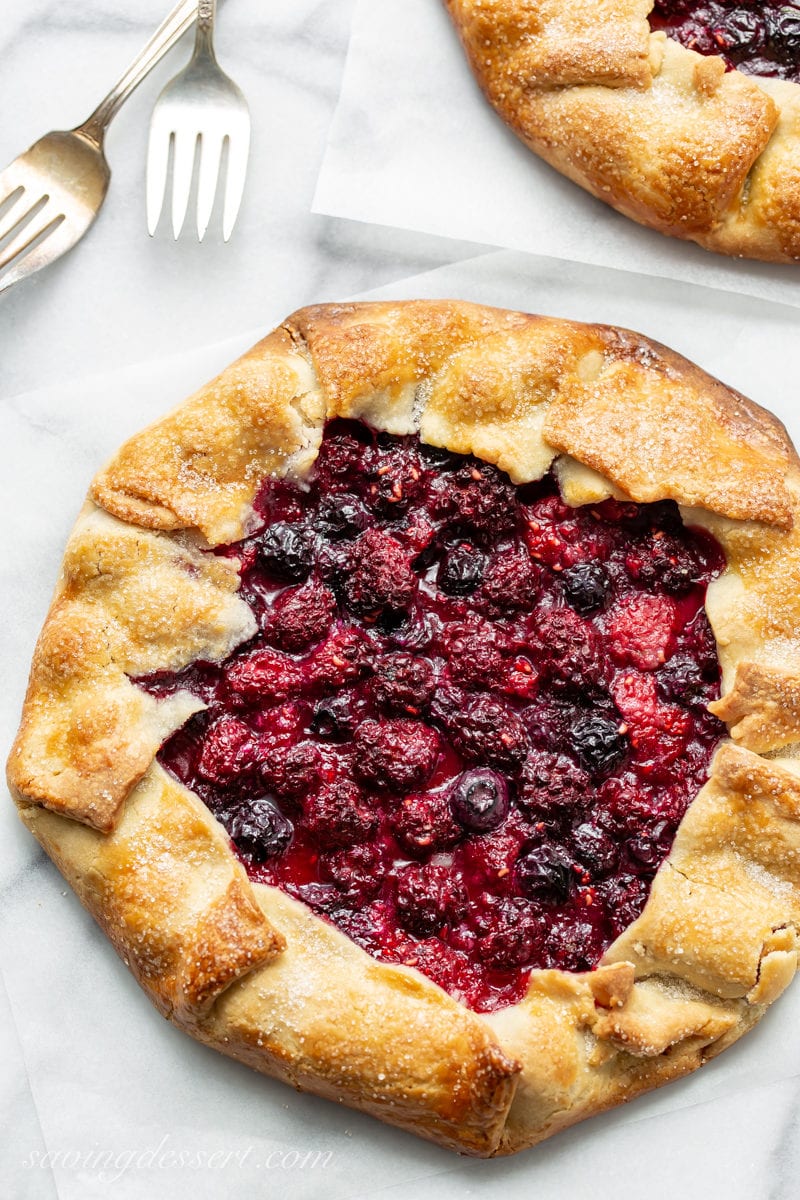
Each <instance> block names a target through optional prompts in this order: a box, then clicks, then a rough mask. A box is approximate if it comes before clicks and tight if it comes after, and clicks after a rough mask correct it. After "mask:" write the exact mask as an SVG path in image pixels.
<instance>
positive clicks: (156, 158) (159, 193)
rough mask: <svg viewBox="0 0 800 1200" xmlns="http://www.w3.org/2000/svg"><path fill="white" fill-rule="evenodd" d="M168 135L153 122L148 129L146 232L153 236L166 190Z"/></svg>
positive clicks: (166, 131)
mask: <svg viewBox="0 0 800 1200" xmlns="http://www.w3.org/2000/svg"><path fill="white" fill-rule="evenodd" d="M169 143H170V134H169V130H167V129H158V128H157V127H156V122H155V120H154V121H153V124H152V126H151V128H150V141H149V142H148V146H147V232H148V233H149V234H150V237H152V236H153V234H154V233H155V231H156V229H157V228H158V222H159V218H160V217H161V209H162V208H163V207H164V196H165V194H166V190H167V169H168V167H169Z"/></svg>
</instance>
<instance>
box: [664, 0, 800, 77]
mask: <svg viewBox="0 0 800 1200" xmlns="http://www.w3.org/2000/svg"><path fill="white" fill-rule="evenodd" d="M650 25H651V27H652V28H653V29H655V30H663V31H664V32H665V33H667V34H669V36H670V37H673V38H675V39H676V41H679V42H680V43H681V44H682V45H684V46H686V47H687V49H689V50H696V51H697V53H698V54H718V55H719V56H720V57H721V58H723V59H724V60H725V62H726V64H727V66H728V68H729V69H731V70H733V69H737V70H739V71H743V72H744V73H745V74H746V75H759V76H761V77H762V78H763V77H772V78H776V79H788V80H790V81H791V82H793V83H800V4H781V3H780V2H779V0H751V2H750V3H746V4H743V3H741V0H738V2H737V0H656V3H655V7H654V8H653V11H652V13H651V14H650Z"/></svg>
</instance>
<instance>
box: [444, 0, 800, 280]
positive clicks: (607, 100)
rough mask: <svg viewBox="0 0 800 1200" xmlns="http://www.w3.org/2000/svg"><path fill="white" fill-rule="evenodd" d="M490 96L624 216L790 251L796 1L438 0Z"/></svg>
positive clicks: (794, 233)
mask: <svg viewBox="0 0 800 1200" xmlns="http://www.w3.org/2000/svg"><path fill="white" fill-rule="evenodd" d="M445 4H446V5H447V8H448V10H449V12H450V15H451V16H452V18H453V21H454V23H455V25H456V28H457V29H458V32H459V34H460V37H461V40H462V42H463V44H464V48H465V50H466V53H467V57H468V59H469V62H470V65H471V67H472V69H473V71H474V73H475V75H476V77H477V79H478V81H479V83H480V85H481V87H482V88H483V90H484V92H485V93H486V96H487V98H488V100H489V102H490V103H491V104H492V106H493V107H494V108H495V109H496V110H497V112H498V113H499V114H500V116H501V117H502V118H503V120H504V121H505V122H506V123H507V124H508V125H509V126H510V127H511V129H512V130H513V131H514V132H515V133H516V134H517V135H518V136H519V137H520V138H521V139H522V140H523V141H524V142H525V143H526V144H527V145H528V146H529V147H530V148H531V149H532V150H534V151H535V152H536V153H537V154H538V155H540V156H541V157H542V158H544V159H545V160H546V161H547V162H548V163H550V164H551V166H553V167H555V168H556V169H557V170H559V171H561V172H562V173H563V174H564V175H567V176H568V177H569V178H570V179H572V180H574V181H575V182H576V183H579V184H580V185H581V186H582V187H584V188H586V189H587V191H590V192H592V194H593V195H595V196H597V197H598V198H599V199H601V200H605V201H606V203H608V204H610V205H612V206H613V207H614V208H616V209H618V210H619V211H620V212H622V213H624V214H625V215H626V216H628V217H632V218H633V219H634V220H635V221H639V222H640V223H641V224H643V225H649V226H650V227H651V228H652V229H657V230H659V231H660V232H661V233H666V234H671V235H672V236H674V237H680V238H687V239H689V240H691V241H695V242H698V243H699V244H700V245H701V246H704V247H706V248H707V249H709V250H717V251H720V252H722V253H723V254H733V255H739V256H743V257H746V258H759V259H766V260H771V261H775V262H789V261H795V260H797V259H799V258H800V86H798V84H800V3H792V4H787V3H782V2H781V0H593V2H592V3H586V0H445Z"/></svg>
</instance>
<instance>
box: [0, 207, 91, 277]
mask: <svg viewBox="0 0 800 1200" xmlns="http://www.w3.org/2000/svg"><path fill="white" fill-rule="evenodd" d="M79 236H80V235H79V234H78V236H76V233H75V230H74V228H73V227H71V226H70V223H69V221H67V220H62V221H60V222H59V221H55V220H54V221H53V222H52V223H51V226H50V232H49V233H48V234H47V235H46V237H44V238H42V239H41V240H40V241H39V243H38V244H37V245H36V246H33V247H32V248H31V249H29V250H27V251H25V252H24V253H23V254H19V255H17V257H16V258H15V259H14V261H13V262H12V263H11V264H10V265H9V266H8V267H7V268H6V269H5V270H3V271H0V292H3V291H5V289H6V288H9V287H11V285H12V284H14V283H18V282H19V281H20V280H21V279H25V278H26V277H27V276H28V275H33V273H34V272H35V271H38V270H40V269H41V268H42V267H46V266H49V264H50V263H52V262H55V260H56V259H57V258H60V257H61V255H62V254H65V253H66V252H67V250H69V249H70V248H71V247H72V246H74V245H75V242H76V241H78V238H79Z"/></svg>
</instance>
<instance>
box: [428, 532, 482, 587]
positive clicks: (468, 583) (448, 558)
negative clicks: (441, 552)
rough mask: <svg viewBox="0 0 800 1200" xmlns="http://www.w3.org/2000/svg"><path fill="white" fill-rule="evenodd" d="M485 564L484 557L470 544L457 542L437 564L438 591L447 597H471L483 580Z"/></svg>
mask: <svg viewBox="0 0 800 1200" xmlns="http://www.w3.org/2000/svg"><path fill="white" fill-rule="evenodd" d="M485 564H486V559H485V557H484V555H483V554H481V552H480V550H478V549H477V548H476V547H475V546H473V545H472V544H471V543H470V542H457V543H456V545H455V546H453V547H451V549H450V550H448V551H447V553H446V554H445V556H444V558H443V559H442V561H441V563H440V564H439V571H438V573H437V576H436V583H437V585H438V587H439V591H441V592H444V593H445V595H447V596H469V595H471V594H472V592H474V591H475V589H476V587H477V586H478V584H479V583H480V582H481V580H482V579H483V571H484V566H485Z"/></svg>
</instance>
